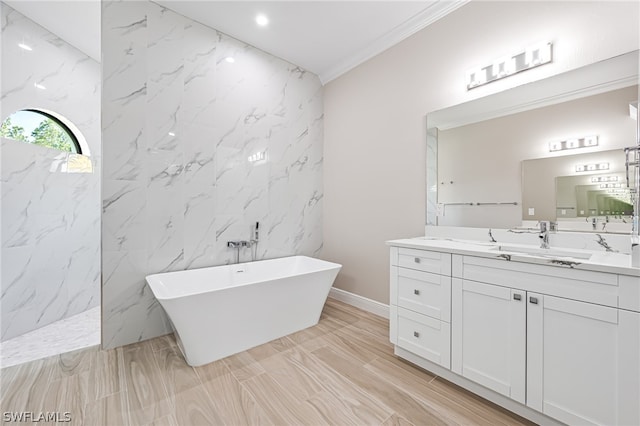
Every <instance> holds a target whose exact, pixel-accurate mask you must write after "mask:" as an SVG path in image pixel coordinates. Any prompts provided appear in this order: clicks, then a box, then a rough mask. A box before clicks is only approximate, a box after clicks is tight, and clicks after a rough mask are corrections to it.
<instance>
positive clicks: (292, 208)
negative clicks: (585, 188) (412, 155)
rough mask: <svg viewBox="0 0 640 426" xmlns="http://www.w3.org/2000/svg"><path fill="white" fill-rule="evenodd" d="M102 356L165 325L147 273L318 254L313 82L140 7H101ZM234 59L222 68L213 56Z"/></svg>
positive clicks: (317, 111)
mask: <svg viewBox="0 0 640 426" xmlns="http://www.w3.org/2000/svg"><path fill="white" fill-rule="evenodd" d="M102 8H103V15H102V16H103V27H102V40H103V63H102V65H103V69H104V80H103V84H104V87H103V88H104V90H103V92H104V93H105V94H108V96H105V98H104V99H103V108H102V109H103V112H104V113H103V125H102V127H103V136H104V139H103V158H104V160H103V161H104V164H103V170H104V182H103V191H104V192H103V197H102V211H103V224H102V229H103V233H102V236H103V241H102V248H103V253H102V258H103V265H104V271H103V272H104V274H103V276H104V283H103V312H104V330H103V337H104V342H103V343H104V345H105V347H106V348H110V347H115V346H119V345H124V344H127V343H131V342H136V341H140V340H145V339H148V338H151V337H154V336H157V335H161V334H165V333H167V332H169V331H170V324H169V322H168V320H167V319H166V317H165V315H164V312H163V311H162V309H161V308H160V306H159V305H158V303H157V302H156V300H155V299H154V298H153V295H152V294H151V293H150V292H149V291H148V288H147V286H146V284H145V280H144V277H145V275H147V274H150V273H156V272H161V271H172V270H181V269H186V268H197V267H206V266H214V265H221V264H226V263H230V262H234V261H235V256H236V253H235V251H234V250H230V249H229V248H228V247H227V245H226V242H227V241H229V240H243V239H249V238H250V231H251V227H252V226H253V225H254V224H255V222H260V224H261V229H263V231H262V233H261V238H260V243H259V244H258V246H257V247H254V248H253V250H254V253H252V252H251V250H249V249H247V250H241V253H240V260H241V261H249V260H251V259H252V258H254V257H256V253H257V258H259V259H260V258H272V257H279V256H287V255H294V254H306V255H317V254H318V253H319V250H320V249H321V247H322V225H321V224H322V221H321V219H322V200H323V187H322V162H323V119H324V117H323V90H322V85H321V83H320V80H319V79H318V77H317V76H316V75H314V74H312V73H309V72H307V71H305V70H302V69H300V68H299V67H297V66H295V65H293V64H290V63H287V62H285V61H283V60H281V59H279V58H276V57H274V56H272V55H269V54H267V53H265V52H263V51H261V50H259V49H256V48H254V47H252V46H249V45H247V44H246V43H243V42H241V41H239V40H236V39H233V38H231V37H229V36H227V35H225V34H222V33H220V32H218V31H216V30H215V29H212V28H209V27H206V26H204V25H201V24H199V23H197V22H194V21H192V20H190V19H187V18H185V17H183V16H180V15H178V14H176V13H174V12H172V11H170V10H167V9H165V8H163V7H161V6H159V5H157V4H155V3H153V2H149V1H137V2H119V1H103V2H102ZM228 57H233V58H234V59H235V61H234V62H233V63H231V62H228V61H226V60H225V59H226V58H228Z"/></svg>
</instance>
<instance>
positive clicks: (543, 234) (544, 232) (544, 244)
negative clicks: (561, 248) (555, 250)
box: [539, 221, 549, 249]
mask: <svg viewBox="0 0 640 426" xmlns="http://www.w3.org/2000/svg"><path fill="white" fill-rule="evenodd" d="M539 237H540V248H542V249H548V248H549V224H548V223H547V222H544V221H540V235H539Z"/></svg>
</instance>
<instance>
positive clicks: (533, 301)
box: [529, 297, 538, 305]
mask: <svg viewBox="0 0 640 426" xmlns="http://www.w3.org/2000/svg"><path fill="white" fill-rule="evenodd" d="M529 303H532V304H534V305H537V304H538V298H537V297H530V298H529Z"/></svg>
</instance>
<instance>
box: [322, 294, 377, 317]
mask: <svg viewBox="0 0 640 426" xmlns="http://www.w3.org/2000/svg"><path fill="white" fill-rule="evenodd" d="M329 297H330V298H332V299H336V300H339V301H341V302H344V303H346V304H348V305H351V306H355V307H356V308H360V309H362V310H365V311H367V312H371V313H372V314H374V315H378V316H379V317H383V318H387V319H389V305H385V304H384V303H380V302H377V301H375V300H371V299H368V298H366V297H364V296H359V295H357V294H354V293H350V292H348V291H345V290H340V289H339V288H335V287H331V290H330V291H329Z"/></svg>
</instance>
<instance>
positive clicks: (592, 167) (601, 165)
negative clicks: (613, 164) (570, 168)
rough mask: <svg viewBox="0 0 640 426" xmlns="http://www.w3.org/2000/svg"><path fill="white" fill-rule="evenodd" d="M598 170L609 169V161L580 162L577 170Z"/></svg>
mask: <svg viewBox="0 0 640 426" xmlns="http://www.w3.org/2000/svg"><path fill="white" fill-rule="evenodd" d="M598 170H609V163H595V164H578V165H577V166H576V172H595V171H598Z"/></svg>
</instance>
